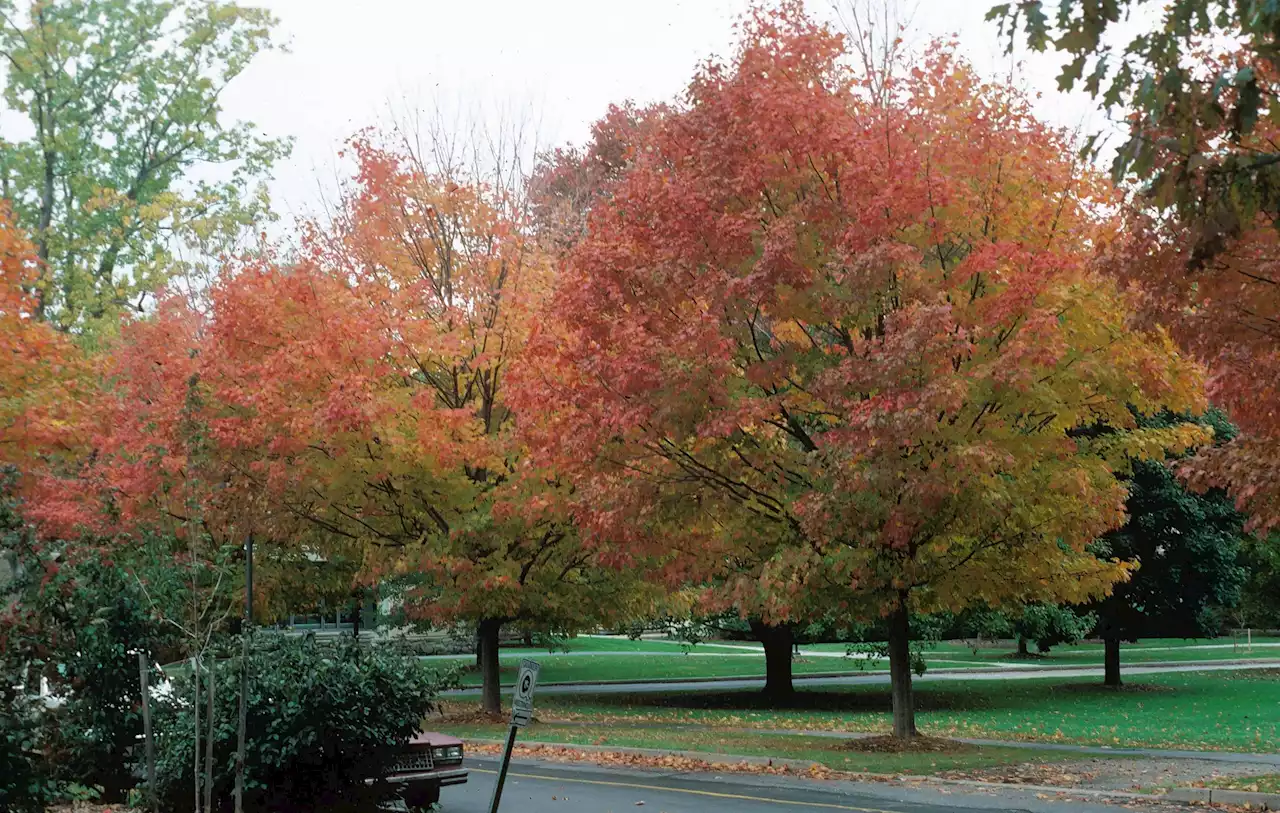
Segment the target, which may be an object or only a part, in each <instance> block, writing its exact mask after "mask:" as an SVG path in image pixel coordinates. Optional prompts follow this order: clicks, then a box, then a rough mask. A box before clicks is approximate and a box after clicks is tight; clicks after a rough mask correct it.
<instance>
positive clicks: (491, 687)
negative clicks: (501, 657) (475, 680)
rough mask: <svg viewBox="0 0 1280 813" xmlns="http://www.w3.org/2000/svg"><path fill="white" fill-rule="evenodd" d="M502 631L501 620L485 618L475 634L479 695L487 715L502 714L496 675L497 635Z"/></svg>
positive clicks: (497, 676)
mask: <svg viewBox="0 0 1280 813" xmlns="http://www.w3.org/2000/svg"><path fill="white" fill-rule="evenodd" d="M501 631H502V620H501V619H497V618H485V619H482V620H481V621H480V624H479V628H478V630H477V634H478V635H479V638H480V679H481V683H482V686H481V690H480V695H481V698H482V703H483V704H484V710H485V712H487V713H488V714H501V713H502V695H501V693H500V684H499V682H498V681H499V673H498V634H499V633H500V632H501Z"/></svg>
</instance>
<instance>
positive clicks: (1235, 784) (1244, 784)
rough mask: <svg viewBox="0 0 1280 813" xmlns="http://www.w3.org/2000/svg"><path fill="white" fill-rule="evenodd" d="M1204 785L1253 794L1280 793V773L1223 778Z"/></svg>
mask: <svg viewBox="0 0 1280 813" xmlns="http://www.w3.org/2000/svg"><path fill="white" fill-rule="evenodd" d="M1205 784H1206V785H1207V786H1208V787H1211V788H1226V789H1228V790H1247V791H1252V792H1253V793H1280V773H1272V774H1263V775H1261V776H1229V777H1228V776H1224V777H1223V778H1221V779H1215V780H1213V781H1211V782H1206V783H1205Z"/></svg>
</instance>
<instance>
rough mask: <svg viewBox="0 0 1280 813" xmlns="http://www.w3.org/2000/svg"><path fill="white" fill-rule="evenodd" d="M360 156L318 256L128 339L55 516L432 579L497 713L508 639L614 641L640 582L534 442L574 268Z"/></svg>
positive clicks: (375, 147)
mask: <svg viewBox="0 0 1280 813" xmlns="http://www.w3.org/2000/svg"><path fill="white" fill-rule="evenodd" d="M351 154H352V155H353V157H354V158H355V160H356V162H357V166H358V174H357V176H356V179H355V180H354V182H353V183H352V185H351V186H350V187H349V188H348V189H347V191H346V194H345V195H344V198H343V200H342V201H341V205H340V206H339V207H338V209H337V210H336V211H335V213H334V214H335V217H334V221H333V223H332V225H326V226H323V227H322V226H320V225H318V224H317V225H313V226H312V227H310V228H309V229H308V230H307V231H306V233H305V234H304V236H303V250H302V251H301V252H300V255H299V257H298V259H297V261H296V262H293V263H290V264H283V263H277V262H276V261H275V260H273V259H272V258H270V257H264V256H258V257H253V258H249V259H247V260H246V261H244V262H242V263H238V264H235V265H232V266H230V267H228V268H227V269H226V271H225V272H224V273H223V274H222V275H221V277H220V278H219V280H218V281H217V282H216V284H215V285H214V286H213V287H212V288H211V289H210V291H209V294H208V303H209V304H208V307H207V308H201V309H197V308H193V307H192V306H191V305H190V304H189V303H188V302H186V301H184V300H183V299H182V298H180V297H167V298H165V299H163V300H162V301H161V303H160V305H159V307H158V308H157V309H156V312H155V314H154V315H152V316H151V317H149V318H148V319H146V320H140V321H137V322H136V323H134V324H131V325H128V326H126V328H125V329H124V331H123V333H122V337H121V341H120V342H119V349H118V351H117V352H115V353H113V356H112V359H113V367H112V375H111V376H110V377H109V378H108V379H107V387H108V391H107V393H106V397H104V398H103V404H104V406H103V407H102V409H103V410H104V411H103V413H102V415H101V417H100V418H99V420H98V425H99V427H100V431H99V433H98V434H97V436H96V443H95V453H94V455H93V461H92V463H91V464H90V465H87V466H86V467H84V469H82V470H81V471H78V472H76V475H77V476H76V477H75V480H74V482H58V481H55V483H54V485H56V486H58V488H50V489H48V492H47V498H46V500H45V502H44V509H43V513H44V516H45V517H57V516H58V515H59V514H60V513H61V515H62V516H63V525H64V526H65V524H66V522H67V521H68V520H73V521H78V522H80V523H82V524H84V525H86V526H90V527H92V526H93V525H94V524H95V523H98V524H103V523H105V524H107V525H115V526H119V525H121V524H128V523H132V522H153V521H157V520H159V519H165V518H167V521H170V522H187V523H189V522H192V521H198V523H199V525H200V527H201V528H202V530H203V532H204V533H206V534H211V535H212V536H213V538H216V539H219V540H221V539H232V540H236V539H243V537H244V536H245V535H247V534H248V533H253V534H254V535H255V544H256V546H257V547H258V549H259V551H261V555H260V556H259V558H258V561H259V562H260V563H263V564H273V563H274V564H275V565H277V566H279V567H282V568H287V567H288V566H289V563H291V562H296V561H297V560H298V557H299V556H306V555H311V556H314V557H317V558H322V559H325V560H329V561H336V560H339V559H341V560H343V561H346V562H348V563H352V564H354V565H355V567H354V568H353V574H354V580H353V581H350V582H349V583H348V589H349V590H356V591H359V590H361V589H362V588H363V587H364V586H366V585H369V584H372V583H375V582H376V581H377V580H378V579H380V578H382V577H384V576H388V577H390V576H399V575H406V574H413V575H416V576H418V577H420V578H419V579H418V581H419V586H418V588H417V590H416V592H415V593H412V594H411V595H410V596H409V598H410V600H411V607H410V609H411V610H413V611H414V612H416V614H417V615H418V616H419V617H427V618H430V619H432V620H435V621H440V622H453V621H458V620H464V621H471V622H474V623H475V624H477V626H478V627H479V629H480V631H481V638H482V642H483V658H482V661H483V667H484V678H485V679H484V698H485V704H486V707H487V708H488V709H489V710H491V711H497V710H498V708H499V693H498V688H499V682H498V677H499V675H498V652H497V644H498V636H499V632H500V630H501V627H502V625H504V624H506V623H510V622H519V623H521V624H524V625H528V626H535V627H539V628H544V629H548V630H555V631H573V630H576V629H578V628H581V627H582V626H591V625H593V624H595V623H598V622H601V621H603V620H605V619H606V618H608V617H609V614H611V613H615V612H619V611H622V610H625V609H629V608H628V605H627V602H628V601H630V600H632V599H633V598H634V596H635V594H634V593H631V592H629V591H627V590H625V589H623V587H624V585H625V584H626V581H627V578H631V580H632V581H634V580H635V579H634V576H630V575H629V574H625V573H622V574H620V573H619V572H618V571H617V570H616V569H615V568H613V567H605V566H603V565H612V564H615V563H614V562H610V561H607V557H604V559H605V560H603V561H602V556H603V554H602V553H601V550H598V549H587V548H585V547H584V546H583V545H582V544H581V543H580V540H579V537H578V535H577V533H576V531H575V529H574V528H573V527H572V525H571V524H569V523H568V522H567V521H566V520H567V516H565V515H564V513H563V511H562V508H561V506H562V502H563V489H562V488H561V487H560V486H559V485H558V484H557V482H556V477H555V475H554V473H553V472H550V471H547V470H546V469H545V468H541V467H537V466H534V465H533V464H532V463H530V462H529V461H527V460H526V459H525V456H524V455H523V454H522V451H521V447H520V445H519V442H518V439H517V438H516V437H515V435H514V434H513V432H512V413H511V411H510V409H509V408H508V406H507V405H506V403H505V399H504V395H503V394H504V390H505V387H506V379H507V376H508V374H509V371H510V369H511V368H512V366H513V365H515V364H517V363H518V359H519V353H520V351H521V349H522V347H523V345H524V343H525V339H526V337H527V334H528V331H529V329H530V326H531V325H532V323H533V321H534V314H535V312H536V308H537V307H538V306H539V303H540V301H541V299H542V298H543V296H544V294H545V292H546V291H547V290H548V280H547V275H548V274H549V272H550V266H549V265H548V263H547V262H546V260H545V258H544V257H543V255H541V254H540V253H539V252H537V251H536V250H535V247H534V246H533V245H532V242H531V240H530V239H529V238H528V236H527V235H526V234H525V233H524V232H523V231H522V230H521V228H520V225H521V224H520V221H519V220H518V217H519V213H518V210H516V209H513V208H509V207H507V206H506V204H505V203H504V202H503V201H502V200H501V197H500V192H499V191H498V190H493V189H486V188H485V187H483V186H481V185H479V184H477V183H460V182H459V181H461V180H463V179H461V178H452V177H442V176H439V175H433V174H431V173H430V172H429V171H428V170H427V169H426V167H425V165H424V164H420V163H418V162H417V161H416V160H415V158H414V156H413V155H411V154H409V153H407V152H405V151H403V150H401V149H399V148H391V147H388V146H386V145H385V144H383V143H381V142H378V141H375V139H374V137H373V135H372V134H368V135H366V136H365V137H361V138H357V139H356V140H355V141H353V143H352V145H351ZM103 495H106V498H105V499H104V498H103ZM104 505H105V506H106V507H108V508H109V511H107V512H105V513H104V512H103V511H102V510H101V509H102V507H104ZM273 551H274V552H273ZM605 552H606V553H607V551H605ZM268 574H269V571H268ZM279 577H280V578H279V580H280V581H282V582H283V581H287V578H288V574H287V573H283V572H282V573H280V574H279ZM270 584H271V578H270V576H269V575H268V579H267V585H266V586H267V587H270Z"/></svg>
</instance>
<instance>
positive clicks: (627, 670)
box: [462, 652, 994, 686]
mask: <svg viewBox="0 0 1280 813" xmlns="http://www.w3.org/2000/svg"><path fill="white" fill-rule="evenodd" d="M521 657H534V658H536V659H537V661H538V663H540V664H542V671H541V672H540V673H539V675H538V682H539V683H542V684H547V683H560V682H570V681H602V680H652V679H680V678H708V677H726V678H732V677H757V676H760V675H763V674H764V654H763V653H761V654H759V655H755V654H752V653H749V652H742V653H734V654H727V655H710V654H705V655H704V654H698V653H694V654H689V655H682V654H679V653H678V652H677V653H676V654H662V653H653V654H652V655H648V654H646V655H643V656H637V655H608V654H605V655H573V654H569V655H547V654H546V653H545V652H544V653H543V654H541V655H533V656H530V655H528V654H524V655H507V654H506V653H504V654H503V656H502V659H501V664H502V683H503V685H505V686H510V685H512V684H513V683H515V679H516V673H517V672H518V671H519V667H520V658H521ZM866 668H867V669H868V670H873V671H874V670H883V669H887V668H888V664H887V663H885V664H880V663H877V662H873V663H868V664H867V667H866ZM993 668H994V667H993ZM793 670H794V672H795V674H797V675H804V674H826V673H833V672H838V673H851V674H853V673H857V672H858V671H859V670H858V663H857V662H856V661H854V660H853V659H851V658H848V659H846V658H811V659H801V660H799V661H796V662H795V663H794V664H793ZM462 682H463V684H464V685H466V686H478V685H480V675H479V674H478V673H477V672H475V671H474V670H472V671H468V672H467V673H466V674H464V675H463V680H462Z"/></svg>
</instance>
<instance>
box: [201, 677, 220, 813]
mask: <svg viewBox="0 0 1280 813" xmlns="http://www.w3.org/2000/svg"><path fill="white" fill-rule="evenodd" d="M205 674H207V675H208V676H209V688H208V690H207V691H206V692H205V693H206V694H207V695H208V698H209V713H208V714H206V715H205V726H206V727H208V729H209V734H208V737H207V738H206V739H205V744H204V809H205V812H206V813H213V740H214V734H215V733H216V731H217V725H215V723H216V722H217V721H216V719H215V717H214V715H215V710H214V708H213V698H214V692H215V689H214V687H215V686H216V685H217V682H218V677H217V676H218V659H217V657H216V656H215V657H213V658H211V659H210V661H209V668H208V669H206V670H205Z"/></svg>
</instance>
